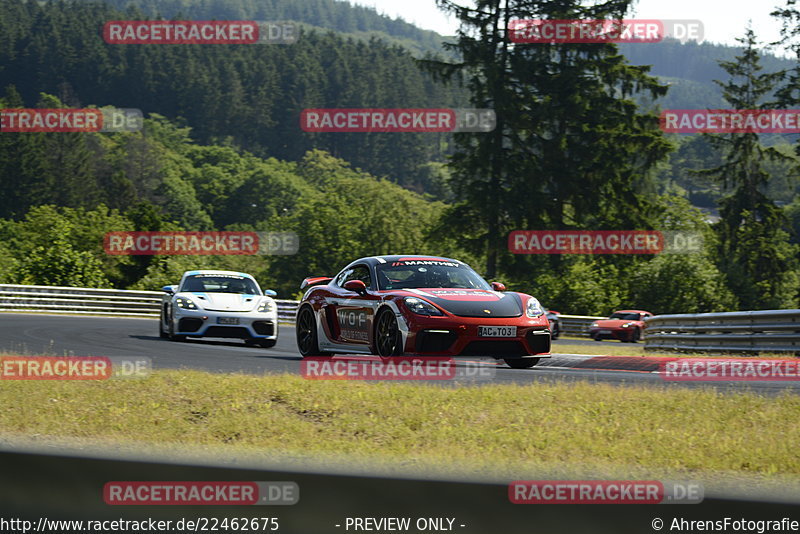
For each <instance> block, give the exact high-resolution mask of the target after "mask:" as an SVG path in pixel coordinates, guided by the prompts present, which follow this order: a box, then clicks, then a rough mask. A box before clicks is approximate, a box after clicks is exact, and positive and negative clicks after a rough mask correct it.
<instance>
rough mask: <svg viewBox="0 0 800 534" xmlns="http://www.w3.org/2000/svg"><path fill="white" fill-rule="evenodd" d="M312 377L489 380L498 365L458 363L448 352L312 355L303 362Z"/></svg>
mask: <svg viewBox="0 0 800 534" xmlns="http://www.w3.org/2000/svg"><path fill="white" fill-rule="evenodd" d="M300 374H301V376H302V377H303V378H305V379H308V380H457V379H472V380H489V379H491V378H493V377H494V376H495V374H496V366H495V365H491V364H488V363H486V362H482V361H462V362H458V365H457V364H456V361H455V360H454V359H453V358H450V357H447V356H425V357H413V356H395V357H392V358H385V359H383V360H381V359H380V358H350V357H342V358H340V357H325V356H319V357H310V358H304V359H303V361H302V362H300Z"/></svg>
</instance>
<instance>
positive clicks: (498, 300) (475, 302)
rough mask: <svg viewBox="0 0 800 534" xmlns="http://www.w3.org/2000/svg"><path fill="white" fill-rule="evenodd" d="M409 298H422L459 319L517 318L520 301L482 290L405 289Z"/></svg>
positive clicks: (511, 296) (495, 292) (516, 296)
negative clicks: (459, 317)
mask: <svg viewBox="0 0 800 534" xmlns="http://www.w3.org/2000/svg"><path fill="white" fill-rule="evenodd" d="M404 293H408V294H409V296H412V295H413V296H417V297H422V298H424V299H425V300H428V301H430V302H432V303H433V304H435V305H437V306H439V307H440V308H442V309H443V310H446V311H448V312H450V313H452V314H453V315H458V316H461V317H487V318H488V317H519V316H520V315H522V311H523V310H522V299H521V298H520V297H519V295H517V294H516V293H510V292H507V293H500V292H499V291H486V290H483V289H447V288H440V287H437V288H430V289H406V290H405V291H404Z"/></svg>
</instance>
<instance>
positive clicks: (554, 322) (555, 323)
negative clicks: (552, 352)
mask: <svg viewBox="0 0 800 534" xmlns="http://www.w3.org/2000/svg"><path fill="white" fill-rule="evenodd" d="M546 315H547V322H548V323H550V339H558V336H560V335H561V319H560V318H559V317H558V316H559V315H561V312H557V311H554V310H547V314H546Z"/></svg>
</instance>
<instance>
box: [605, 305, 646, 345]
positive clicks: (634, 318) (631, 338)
mask: <svg viewBox="0 0 800 534" xmlns="http://www.w3.org/2000/svg"><path fill="white" fill-rule="evenodd" d="M652 316H653V314H652V313H650V312H648V311H642V310H619V311H615V312H614V313H612V314H611V317H609V318H608V319H600V320H599V321H595V322H593V323H592V324H591V325H590V327H589V335H590V336H591V338H592V339H594V340H595V341H602V340H603V339H618V340H620V341H622V342H625V343H636V342H637V341H639V340H640V339H641V338H642V332H643V331H644V329H645V323H644V320H645V319H646V318H648V317H652Z"/></svg>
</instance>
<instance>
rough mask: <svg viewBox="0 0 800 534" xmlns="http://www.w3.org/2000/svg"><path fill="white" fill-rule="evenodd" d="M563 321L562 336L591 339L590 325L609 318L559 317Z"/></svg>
mask: <svg viewBox="0 0 800 534" xmlns="http://www.w3.org/2000/svg"><path fill="white" fill-rule="evenodd" d="M558 319H559V321H561V334H562V335H567V336H576V337H589V325H591V324H592V323H593V322H594V321H598V320H600V319H607V317H595V316H592V315H561V314H559V315H558Z"/></svg>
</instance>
